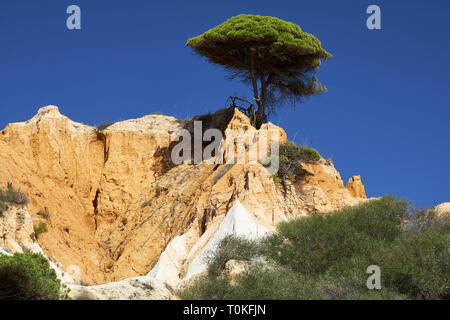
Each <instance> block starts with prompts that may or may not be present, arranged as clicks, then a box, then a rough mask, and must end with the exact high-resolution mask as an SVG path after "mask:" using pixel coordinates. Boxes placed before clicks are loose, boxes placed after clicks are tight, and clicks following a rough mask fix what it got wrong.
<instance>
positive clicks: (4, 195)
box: [0, 183, 30, 208]
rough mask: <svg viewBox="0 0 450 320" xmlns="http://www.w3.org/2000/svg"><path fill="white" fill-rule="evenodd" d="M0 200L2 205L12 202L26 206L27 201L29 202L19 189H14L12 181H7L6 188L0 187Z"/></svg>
mask: <svg viewBox="0 0 450 320" xmlns="http://www.w3.org/2000/svg"><path fill="white" fill-rule="evenodd" d="M0 201H1V202H2V203H3V205H5V203H13V204H17V205H20V206H26V205H27V204H28V202H30V199H29V198H28V197H27V196H26V195H25V194H23V193H22V192H20V191H19V190H15V189H14V187H13V185H12V183H8V186H7V189H6V190H1V189H0ZM5 208H6V206H5Z"/></svg>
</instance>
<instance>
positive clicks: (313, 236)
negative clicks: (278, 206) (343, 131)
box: [266, 197, 407, 274]
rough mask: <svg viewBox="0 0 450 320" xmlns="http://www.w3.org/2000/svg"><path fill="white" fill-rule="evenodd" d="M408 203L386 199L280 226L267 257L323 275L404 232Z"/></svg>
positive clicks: (298, 268) (270, 244)
mask: <svg viewBox="0 0 450 320" xmlns="http://www.w3.org/2000/svg"><path fill="white" fill-rule="evenodd" d="M406 207H407V203H406V202H404V201H399V200H396V199H394V198H392V197H386V198H383V199H381V200H377V201H370V202H367V203H364V204H362V205H360V206H356V207H353V208H348V209H344V210H342V211H340V212H335V213H330V214H319V215H314V216H311V217H305V218H300V219H297V220H294V221H291V222H283V223H281V224H279V225H278V233H276V234H275V235H274V236H272V237H271V238H269V239H268V240H266V242H267V243H266V247H267V248H266V254H267V255H269V257H271V258H272V259H273V260H275V261H276V262H278V263H280V264H281V265H286V266H289V267H291V268H292V269H293V270H296V271H302V272H308V273H312V274H319V273H323V272H325V271H326V270H327V269H328V267H329V266H330V265H332V264H334V263H336V262H339V261H340V260H342V259H348V258H351V257H352V256H354V255H370V252H373V251H374V250H376V248H377V247H379V246H381V245H383V242H384V241H392V240H394V239H395V238H396V237H398V235H399V234H400V232H401V223H402V220H403V218H404V217H405V215H406Z"/></svg>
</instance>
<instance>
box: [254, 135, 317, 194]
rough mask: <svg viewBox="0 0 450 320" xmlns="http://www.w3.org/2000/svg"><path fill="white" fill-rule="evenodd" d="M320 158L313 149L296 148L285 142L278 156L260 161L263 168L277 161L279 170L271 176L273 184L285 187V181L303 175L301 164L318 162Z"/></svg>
mask: <svg viewBox="0 0 450 320" xmlns="http://www.w3.org/2000/svg"><path fill="white" fill-rule="evenodd" d="M320 159H321V156H320V154H319V152H317V151H316V150H315V149H312V148H307V147H303V146H297V145H296V144H295V143H294V142H292V141H287V142H286V143H285V144H282V145H280V149H279V156H278V159H276V156H274V155H271V156H269V157H268V158H267V159H265V160H263V161H261V164H262V165H263V166H266V167H269V166H270V164H271V163H272V161H274V160H275V161H276V160H278V163H279V168H278V171H277V172H276V173H273V174H272V178H273V181H274V182H275V183H279V184H282V185H283V186H284V187H286V185H285V183H286V179H293V180H295V179H297V178H298V177H301V176H302V175H303V170H302V167H301V165H300V163H301V162H314V161H319V160H320Z"/></svg>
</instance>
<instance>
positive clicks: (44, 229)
mask: <svg viewBox="0 0 450 320" xmlns="http://www.w3.org/2000/svg"><path fill="white" fill-rule="evenodd" d="M47 231H48V229H47V224H46V223H45V222H40V223H39V225H38V226H34V235H35V237H36V239H37V238H39V235H40V234H41V233H44V232H47Z"/></svg>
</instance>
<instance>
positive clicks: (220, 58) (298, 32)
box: [186, 14, 331, 128]
mask: <svg viewBox="0 0 450 320" xmlns="http://www.w3.org/2000/svg"><path fill="white" fill-rule="evenodd" d="M186 45H187V46H189V47H191V48H192V49H193V50H194V51H195V52H197V53H198V54H200V55H202V56H204V57H206V58H207V59H208V61H210V62H212V63H213V64H217V65H221V66H223V67H224V68H225V69H226V70H227V71H230V72H231V74H230V76H229V77H228V78H229V79H235V78H237V79H240V80H241V81H243V82H244V83H246V84H249V85H251V87H252V88H253V95H254V99H255V101H256V104H257V106H258V109H257V111H256V121H255V122H256V123H255V124H256V127H257V128H259V127H260V126H261V124H263V123H265V122H267V113H269V112H271V111H273V110H274V107H275V105H276V104H277V103H281V102H282V101H285V100H290V102H291V103H292V107H294V106H295V102H296V101H297V100H299V99H301V97H307V96H311V95H315V94H320V93H322V92H325V91H326V88H325V87H323V86H322V85H321V84H320V82H319V81H318V80H317V78H316V77H314V76H313V75H314V73H315V71H316V70H317V69H318V67H319V66H320V64H321V59H323V60H326V59H329V58H331V54H329V53H328V52H327V51H325V50H324V49H322V47H321V43H320V41H319V40H318V39H317V38H316V37H314V36H313V35H311V34H309V33H306V32H303V31H302V29H301V28H300V27H299V26H298V25H296V24H294V23H291V22H286V21H283V20H280V19H278V18H274V17H266V16H258V15H244V14H241V15H238V16H235V17H232V18H230V19H228V20H227V21H226V22H224V23H222V24H221V25H219V26H217V27H215V28H213V29H211V30H209V31H207V32H205V33H204V34H202V35H200V36H198V37H195V38H191V39H189V40H188V41H187V43H186Z"/></svg>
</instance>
